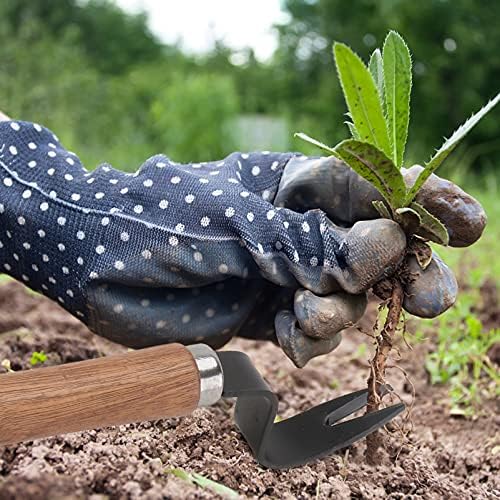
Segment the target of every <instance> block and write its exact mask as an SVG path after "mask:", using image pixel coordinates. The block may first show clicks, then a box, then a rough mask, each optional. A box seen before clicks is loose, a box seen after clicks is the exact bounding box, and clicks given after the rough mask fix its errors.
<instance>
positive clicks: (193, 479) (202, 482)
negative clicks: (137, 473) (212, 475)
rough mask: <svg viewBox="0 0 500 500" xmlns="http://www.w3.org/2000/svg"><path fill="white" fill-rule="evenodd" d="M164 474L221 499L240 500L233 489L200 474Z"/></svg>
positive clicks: (181, 472) (180, 472) (171, 471)
mask: <svg viewBox="0 0 500 500" xmlns="http://www.w3.org/2000/svg"><path fill="white" fill-rule="evenodd" d="M165 472H166V473H170V474H173V475H174V476H175V477H178V478H179V479H182V480H183V481H186V482H188V483H191V484H196V485H197V486H199V487H200V488H203V489H209V490H211V491H212V492H214V493H215V494H217V495H219V496H221V497H222V498H240V496H239V495H238V493H237V492H236V491H234V490H233V489H231V488H229V487H227V486H225V485H223V484H220V483H217V482H215V481H212V480H211V479H208V478H206V477H204V476H202V475H201V474H197V473H196V472H187V471H185V470H184V469H179V468H177V469H167V470H166V471H165Z"/></svg>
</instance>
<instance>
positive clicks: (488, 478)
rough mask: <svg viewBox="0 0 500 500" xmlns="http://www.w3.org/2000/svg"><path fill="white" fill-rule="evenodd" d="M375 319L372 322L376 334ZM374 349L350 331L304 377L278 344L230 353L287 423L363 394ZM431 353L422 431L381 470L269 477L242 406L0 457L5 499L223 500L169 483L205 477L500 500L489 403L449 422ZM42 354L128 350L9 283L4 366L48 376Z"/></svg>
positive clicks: (241, 345) (328, 467)
mask: <svg viewBox="0 0 500 500" xmlns="http://www.w3.org/2000/svg"><path fill="white" fill-rule="evenodd" d="M374 309H375V308H374ZM372 320H373V317H372V318H368V319H367V323H366V330H368V329H369V328H370V326H371V322H372ZM365 342H366V338H365V337H364V336H363V335H362V334H361V333H359V331H356V330H351V331H349V332H347V333H346V334H344V342H342V344H341V346H340V347H339V349H337V350H336V351H334V352H333V353H332V354H330V355H328V356H325V357H322V358H319V359H315V360H313V361H311V362H310V363H309V365H308V367H307V368H305V369H302V370H298V369H296V368H294V366H293V365H292V363H291V362H290V361H288V360H287V359H286V357H285V356H284V354H283V353H282V352H281V351H280V349H279V348H278V347H276V346H274V345H272V344H270V343H267V344H266V343H260V342H252V341H246V340H241V339H237V340H233V341H232V342H231V343H230V344H229V345H228V346H227V347H226V348H227V349H241V350H244V351H245V352H247V353H248V354H249V355H250V356H251V358H252V360H253V361H254V363H255V364H256V366H257V368H258V369H259V370H260V371H261V373H262V374H263V375H264V376H265V377H266V379H267V380H268V382H269V383H270V385H271V387H273V389H274V390H276V391H277V393H278V394H279V397H280V408H279V415H280V416H281V417H283V418H286V417H289V416H291V415H293V414H295V413H297V412H299V411H303V410H305V409H307V408H308V407H310V406H312V405H316V404H318V403H320V402H322V401H324V400H326V399H330V398H333V397H335V396H338V395H340V394H343V393H345V392H350V391H353V390H357V389H359V388H361V387H364V385H365V380H364V378H365V375H366V371H367V368H368V361H367V358H368V355H367V354H363V355H362V356H360V355H359V351H358V346H359V344H362V343H365ZM427 348H428V346H426V345H425V344H421V345H419V346H418V347H417V348H416V349H415V350H414V351H411V352H410V353H407V355H406V356H404V357H403V360H402V361H401V366H402V368H404V370H405V371H406V372H407V373H408V374H409V376H410V377H411V379H412V382H413V384H414V386H415V391H416V399H415V404H414V406H413V410H412V423H413V428H412V430H410V432H409V433H408V436H407V438H406V439H402V437H401V434H399V433H395V434H389V435H388V437H387V439H386V441H387V443H388V454H387V456H385V457H384V458H383V459H382V462H381V463H379V464H378V465H375V466H369V465H367V464H366V463H365V459H364V457H363V453H364V450H365V446H366V445H365V443H364V442H361V443H357V444H356V445H354V446H352V447H351V448H349V450H348V451H344V452H342V453H339V454H336V455H333V456H331V457H329V458H327V459H324V460H322V461H319V462H316V463H314V464H311V465H308V466H305V467H300V468H296V469H291V470H286V471H270V470H267V469H264V468H262V467H260V466H258V465H257V464H256V463H255V461H254V460H253V458H252V456H251V454H250V452H249V449H248V447H247V445H246V443H245V442H244V440H243V439H242V438H241V436H240V435H239V434H238V431H237V429H236V428H235V426H234V423H233V420H232V403H230V402H228V401H221V402H220V403H219V404H218V405H216V406H215V407H213V408H210V409H203V410H197V411H196V412H195V414H194V415H193V416H190V417H185V418H174V419H166V420H159V421H155V422H146V423H142V424H133V425H127V426H120V427H115V428H107V429H100V430H94V431H88V432H82V433H75V434H69V435H65V436H58V437H54V438H50V439H43V440H38V441H35V442H33V443H24V444H19V445H15V446H6V447H0V478H1V479H0V499H7V498H13V499H14V498H22V499H31V498H33V499H35V498H36V499H40V498H66V499H68V498H82V499H83V498H93V499H94V500H97V499H102V498H112V499H114V498H131V499H136V498H137V499H139V498H141V499H142V498H145V499H161V498H214V497H216V495H215V494H214V493H213V492H212V491H210V490H207V489H201V488H199V487H196V486H194V485H191V484H189V483H186V482H185V481H183V480H181V479H179V478H177V477H175V476H174V475H173V474H172V473H170V472H168V470H170V469H173V468H182V469H184V470H186V471H189V472H198V473H200V474H202V475H203V476H205V477H208V478H210V479H212V480H214V481H217V482H220V483H222V484H225V485H226V486H228V487H230V488H233V489H234V490H235V491H237V492H238V493H239V494H240V495H241V496H242V497H243V498H244V497H253V498H284V499H287V498H290V499H291V498H320V499H323V498H325V499H326V498H367V499H368V498H394V499H396V498H426V499H442V498H460V499H482V498H485V499H489V498H491V499H492V498H498V496H499V495H500V474H499V469H500V448H499V443H498V431H499V424H500V419H499V417H498V416H495V408H494V407H493V404H490V407H487V410H488V411H487V413H488V414H489V416H481V417H479V418H478V420H476V421H470V420H464V419H456V418H452V417H450V416H449V414H448V407H447V402H446V401H447V398H446V388H441V387H436V386H429V385H428V381H427V376H426V373H425V370H424V367H423V366H424V357H425V354H426V351H425V350H426V349H427ZM35 350H36V351H41V350H43V351H44V352H45V353H47V355H48V360H47V362H46V363H45V364H56V363H61V362H70V361H75V360H80V359H88V358H93V357H98V356H102V355H108V354H111V353H115V352H120V351H123V350H124V348H123V347H121V346H117V345H115V344H112V343H110V342H108V341H105V340H103V339H100V338H98V337H96V336H94V335H92V334H91V333H90V332H89V331H88V330H87V329H86V328H85V327H84V326H83V325H81V323H79V322H78V321H77V320H76V319H73V318H72V317H71V316H70V315H68V314H67V313H66V312H64V311H63V310H62V309H60V308H59V307H58V306H57V305H56V304H53V303H52V302H50V301H48V300H47V299H44V298H42V297H39V296H34V295H32V294H29V293H27V292H26V290H25V289H24V287H23V286H22V285H20V284H18V283H14V282H8V283H6V284H4V285H2V286H0V361H1V360H3V359H9V360H10V362H11V366H12V368H13V369H14V370H19V369H37V370H39V369H42V370H43V367H37V368H32V367H31V365H30V363H29V360H30V357H31V353H32V352H33V351H35ZM0 370H1V368H0ZM390 381H391V383H392V385H393V386H395V389H396V391H397V392H398V393H399V394H400V395H402V397H403V398H404V399H405V400H406V401H407V402H408V403H409V402H411V398H412V396H411V392H412V389H411V387H409V385H408V384H405V381H404V380H403V377H401V376H394V377H391V379H390ZM398 381H399V382H398ZM398 384H399V385H398ZM333 387H334V389H333ZM495 440H497V441H495Z"/></svg>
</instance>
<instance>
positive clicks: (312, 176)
mask: <svg viewBox="0 0 500 500" xmlns="http://www.w3.org/2000/svg"><path fill="white" fill-rule="evenodd" d="M421 171H422V167H421V166H418V165H415V166H413V167H411V168H409V169H402V173H403V176H404V179H405V182H406V184H407V185H408V186H412V185H413V184H414V182H415V180H416V178H417V177H418V175H419V174H420V172H421ZM374 200H382V196H381V195H380V193H379V192H378V191H377V190H376V189H375V187H373V185H372V184H370V183H369V182H368V181H366V180H365V179H363V178H362V177H360V176H359V175H358V174H356V172H354V171H353V170H351V169H350V168H349V167H347V165H346V164H345V163H343V162H340V161H339V160H337V159H335V158H333V157H330V158H307V159H305V160H304V159H300V158H292V159H291V160H290V161H289V163H288V164H287V166H286V167H285V170H284V172H283V175H282V178H281V181H280V185H279V188H278V193H277V195H276V198H275V200H274V204H275V205H276V206H281V207H287V208H289V209H292V210H295V211H297V212H304V211H306V210H310V209H313V208H320V209H321V210H323V211H324V212H325V213H326V214H327V216H328V217H329V218H330V219H331V220H332V221H333V222H334V223H336V224H339V225H341V226H351V225H353V224H354V223H355V222H357V221H360V220H369V219H376V218H378V217H379V214H378V212H377V211H376V210H375V208H374V207H373V204H372V202H373V201H374ZM416 201H417V202H418V203H420V204H422V205H423V206H424V207H425V208H426V209H427V210H428V211H429V212H430V213H432V214H433V215H434V216H436V217H437V218H438V219H439V220H441V221H442V222H443V224H444V225H445V226H446V228H447V229H448V233H449V235H450V246H453V247H464V246H468V245H471V244H472V243H474V242H475V241H476V240H477V239H479V237H480V236H481V234H482V232H483V230H484V227H485V225H486V221H487V219H486V214H485V212H484V210H483V208H482V206H481V204H480V203H479V202H478V201H477V200H476V199H474V198H473V197H472V196H470V195H469V194H467V193H466V192H464V191H463V190H462V189H460V188H459V187H458V186H457V185H456V184H454V183H452V182H450V181H447V180H445V179H442V178H441V177H438V176H437V175H435V174H432V175H431V176H430V177H429V179H427V181H426V182H425V183H424V185H423V186H422V188H421V190H420V191H419V193H418V195H417V197H416Z"/></svg>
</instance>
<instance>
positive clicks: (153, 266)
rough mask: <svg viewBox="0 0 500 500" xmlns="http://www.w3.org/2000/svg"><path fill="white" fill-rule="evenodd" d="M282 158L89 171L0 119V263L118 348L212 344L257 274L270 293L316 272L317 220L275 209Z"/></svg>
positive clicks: (53, 142) (26, 129)
mask: <svg viewBox="0 0 500 500" xmlns="http://www.w3.org/2000/svg"><path fill="white" fill-rule="evenodd" d="M292 156H293V155H292V154H290V153H285V154H281V153H265V154H264V153H233V154H231V155H229V156H228V157H227V158H225V159H223V160H219V161H215V162H206V163H197V164H186V165H180V164H177V163H175V162H172V161H171V160H170V159H169V158H167V157H166V156H163V155H157V156H153V157H152V158H150V159H149V160H147V161H146V162H145V163H144V164H143V165H142V166H141V168H140V169H139V170H138V171H137V172H136V173H135V174H133V175H130V174H127V173H125V172H121V171H119V170H116V169H114V168H112V167H111V166H110V165H106V164H104V165H101V166H99V167H98V168H96V169H95V170H94V171H93V172H92V173H90V172H88V171H86V170H85V168H84V167H83V165H82V164H81V162H80V160H79V159H78V157H77V156H76V155H74V154H73V153H70V152H68V151H67V150H65V149H64V148H63V147H62V146H61V144H60V143H59V141H58V140H57V138H56V137H55V136H54V134H53V133H52V132H50V131H49V130H47V129H45V128H43V127H41V126H40V125H37V124H33V123H27V122H20V121H12V122H1V123H0V200H2V203H1V204H0V269H2V270H3V271H5V272H8V273H9V274H11V275H12V276H14V277H15V278H17V279H20V280H22V281H23V282H25V283H26V284H27V285H28V286H30V287H32V288H33V289H35V290H38V291H40V292H41V293H43V294H45V295H47V296H49V297H51V298H52V299H53V300H56V301H57V302H59V303H60V304H61V305H62V306H63V307H65V308H66V309H67V310H68V311H70V312H72V313H73V314H74V315H75V316H77V317H79V318H80V319H81V320H82V321H84V322H85V323H86V324H88V325H89V327H90V328H91V329H92V330H93V331H95V332H96V333H99V334H101V335H104V336H106V337H109V338H111V339H112V340H115V341H118V342H121V343H123V344H126V345H130V346H133V347H141V346H145V345H153V344H157V343H161V342H170V341H181V342H184V343H189V342H192V341H195V340H196V339H198V341H199V339H200V338H202V339H205V340H207V341H208V342H209V343H210V342H211V343H212V344H213V345H218V344H220V343H221V342H223V341H227V340H228V339H229V338H230V336H231V335H233V334H234V333H235V332H236V331H237V330H238V329H239V328H241V324H242V318H244V317H245V315H248V314H250V312H251V309H252V308H253V307H254V305H255V300H254V299H255V294H256V291H257V289H256V288H255V287H260V286H261V284H262V276H265V278H266V279H267V280H268V281H270V282H274V283H275V285H273V286H274V287H276V286H278V287H279V289H281V287H282V286H288V287H292V288H293V287H294V286H295V287H296V286H297V283H298V282H299V283H302V282H303V281H305V280H316V281H318V280H319V279H320V273H321V271H320V268H321V266H322V264H323V246H324V245H323V238H322V234H321V233H320V225H321V224H323V225H325V224H326V223H327V222H325V220H324V216H323V215H322V213H321V212H310V213H309V212H308V213H305V214H299V213H296V212H293V211H290V210H287V209H281V208H278V207H274V206H273V205H272V200H273V199H274V197H275V196H276V192H277V190H278V186H279V182H280V179H281V175H282V173H283V169H284V167H285V165H286V164H287V162H288V161H289V160H290V158H291V157H292ZM312 270H314V271H312ZM308 273H313V274H312V275H309V274H308ZM196 291H197V292H196ZM194 292H196V293H194ZM287 293H288V292H287ZM274 295H277V293H276V288H275V289H274V292H273V296H274ZM134 325H135V326H134ZM224 332H225V333H224Z"/></svg>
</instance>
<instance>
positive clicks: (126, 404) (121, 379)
mask: <svg viewBox="0 0 500 500" xmlns="http://www.w3.org/2000/svg"><path fill="white" fill-rule="evenodd" d="M221 397H224V398H236V407H235V412H234V417H235V421H236V424H237V426H238V427H239V430H240V431H241V433H242V434H243V436H244V438H245V439H246V441H247V442H248V444H249V445H250V448H251V449H252V452H253V454H254V455H255V458H256V459H257V461H258V462H259V463H260V464H262V465H264V466H266V467H270V468H272V469H282V468H287V467H294V466H299V465H303V464H305V463H308V462H310V461H312V460H315V459H319V458H321V457H324V456H326V455H329V454H330V453H332V452H334V451H335V450H338V449H341V448H345V447H347V446H349V445H350V444H352V443H354V442H355V441H358V440H359V439H361V438H363V437H365V436H367V435H368V434H370V433H371V432H373V431H375V430H376V429H378V428H380V427H382V426H383V425H385V424H386V423H387V422H389V421H390V420H391V419H393V418H394V417H395V416H396V415H398V414H399V413H401V412H402V411H403V410H404V408H405V407H404V404H402V403H399V404H395V405H393V406H390V407H388V408H384V409H382V410H379V411H377V412H373V413H370V414H368V415H363V416H361V417H357V418H354V419H352V420H348V421H345V422H340V423H337V422H339V421H340V420H342V419H344V418H345V417H347V416H349V415H351V414H352V413H354V412H356V411H357V410H360V409H361V408H363V407H364V406H366V403H367V391H366V390H362V391H358V392H353V393H351V394H347V395H345V396H342V397H340V398H337V399H333V400H331V401H328V402H326V403H323V404H320V405H318V406H316V407H314V408H311V409H310V410H307V411H305V412H304V413H300V414H298V415H295V416H294V417H291V418H288V419H286V420H282V421H280V422H276V423H275V422H274V420H275V417H276V412H277V409H278V398H277V396H276V394H274V393H273V392H272V391H271V389H270V388H269V386H268V385H267V383H266V382H265V381H264V380H263V379H262V377H261V376H260V374H259V373H258V371H257V370H256V369H255V367H254V366H253V364H252V362H251V361H250V358H249V357H248V356H247V355H246V354H244V353H241V352H234V351H222V352H218V353H216V352H215V351H213V350H212V349H211V348H210V347H208V346H206V345H204V344H197V345H194V346H190V347H184V346H182V345H180V344H169V345H162V346H156V347H150V348H147V349H142V350H138V351H133V352H127V353H125V354H119V355H113V356H108V357H103V358H99V359H93V360H88V361H80V362H76V363H69V364H65V365H60V366H54V367H47V368H40V369H36V370H29V371H23V372H18V373H8V374H5V375H1V376H0V444H12V443H16V442H20V441H27V440H33V439H37V438H42V437H48V436H53V435H57V434H64V433H68V432H77V431H82V430H88V429H94V428H98V427H104V426H108V425H121V424H126V423H131V422H139V421H143V420H155V419H160V418H165V417H174V416H183V415H187V414H189V413H191V412H192V411H193V410H194V409H195V408H197V407H200V406H210V405H212V404H214V403H216V402H217V401H218V400H219V399H220V398H221Z"/></svg>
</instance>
